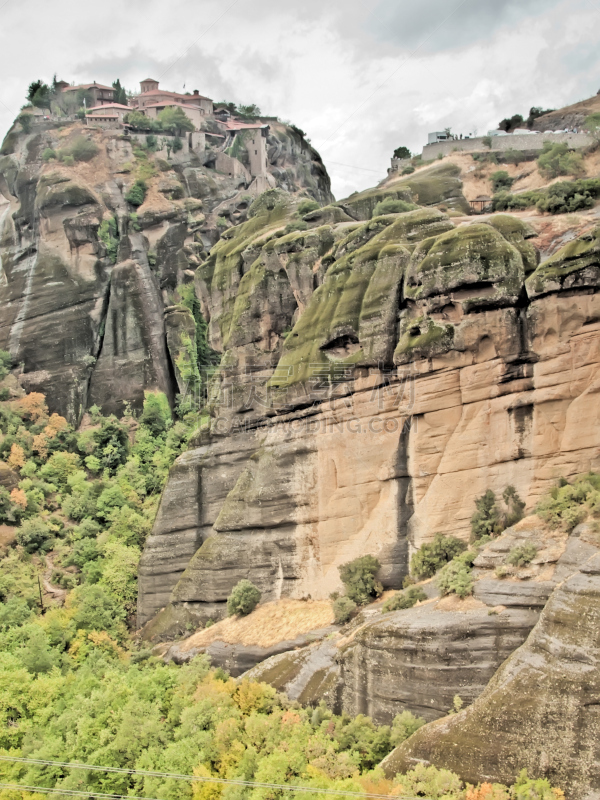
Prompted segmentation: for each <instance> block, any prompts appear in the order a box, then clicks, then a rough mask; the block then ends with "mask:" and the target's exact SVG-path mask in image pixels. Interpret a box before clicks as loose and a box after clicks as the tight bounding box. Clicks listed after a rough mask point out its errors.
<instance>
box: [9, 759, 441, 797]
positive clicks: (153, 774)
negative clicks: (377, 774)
mask: <svg viewBox="0 0 600 800" xmlns="http://www.w3.org/2000/svg"><path fill="white" fill-rule="evenodd" d="M0 761H12V762H17V763H19V764H37V765H39V766H51V767H64V768H65V769H84V770H89V771H91V772H117V773H121V774H123V773H124V774H127V775H142V776H145V777H149V778H172V779H175V780H185V781H196V782H206V783H224V784H233V785H234V786H245V787H249V788H251V789H281V790H282V791H287V792H309V793H311V794H330V795H336V796H338V797H339V796H342V797H360V798H374V799H375V800H390V797H393V798H394V800H395V798H399V799H400V798H401V799H402V800H427V798H422V797H419V798H416V797H411V796H409V795H389V794H369V793H367V792H352V791H344V790H343V789H319V788H317V787H314V786H291V785H288V784H284V783H257V782H255V781H241V780H240V781H236V780H231V779H229V778H214V777H212V776H211V777H204V776H200V775H180V774H178V773H175V772H150V771H147V770H143V769H126V768H123V767H100V766H98V765H96V764H77V763H75V764H73V763H68V762H64V761H46V760H43V759H39V758H16V757H14V756H0ZM0 787H4V788H7V785H6V784H2V783H0ZM10 788H15V787H10ZM16 788H22V789H29V788H31V787H27V786H22V787H16ZM43 791H56V792H63V791H64V793H67V790H62V789H53V790H50V789H47V790H46V789H44V790H43ZM69 791H71V790H69ZM71 793H74V794H81V792H75V790H73V791H72V792H71ZM84 794H85V792H84ZM87 795H88V796H89V795H93V796H94V797H122V795H116V794H98V793H96V792H90V791H88V792H87ZM128 797H129V800H154V798H132V797H130V796H129V795H128Z"/></svg>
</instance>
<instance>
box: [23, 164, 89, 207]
mask: <svg viewBox="0 0 600 800" xmlns="http://www.w3.org/2000/svg"><path fill="white" fill-rule="evenodd" d="M97 202H98V201H97V199H96V197H95V196H94V194H93V193H92V192H91V190H90V189H89V188H88V187H87V186H83V185H82V184H80V183H77V182H76V181H74V180H72V179H70V178H69V177H67V176H64V175H61V174H57V173H52V174H50V175H46V176H43V177H42V178H41V179H40V182H39V186H38V193H37V207H38V208H39V209H40V211H50V210H54V209H61V208H65V207H67V206H85V205H89V204H96V203H97Z"/></svg>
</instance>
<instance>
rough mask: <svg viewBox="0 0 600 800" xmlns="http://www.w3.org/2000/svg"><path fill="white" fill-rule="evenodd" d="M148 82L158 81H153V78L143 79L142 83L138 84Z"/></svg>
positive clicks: (155, 81)
mask: <svg viewBox="0 0 600 800" xmlns="http://www.w3.org/2000/svg"><path fill="white" fill-rule="evenodd" d="M148 82H150V83H158V81H157V80H155V79H154V78H144V80H143V81H140V83H148Z"/></svg>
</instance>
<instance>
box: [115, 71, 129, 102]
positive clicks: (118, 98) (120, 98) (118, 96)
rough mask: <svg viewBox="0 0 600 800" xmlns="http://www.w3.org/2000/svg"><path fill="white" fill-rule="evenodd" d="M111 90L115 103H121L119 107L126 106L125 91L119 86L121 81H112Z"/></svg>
mask: <svg viewBox="0 0 600 800" xmlns="http://www.w3.org/2000/svg"><path fill="white" fill-rule="evenodd" d="M113 89H114V90H115V99H114V102H115V103H121V105H124V106H126V105H127V92H126V91H125V87H124V86H121V81H120V80H119V79H118V78H117V80H116V81H113Z"/></svg>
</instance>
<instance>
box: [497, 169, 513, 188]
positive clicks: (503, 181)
mask: <svg viewBox="0 0 600 800" xmlns="http://www.w3.org/2000/svg"><path fill="white" fill-rule="evenodd" d="M491 181H492V187H493V190H494V192H498V191H500V190H506V189H510V187H511V186H512V185H513V183H514V182H515V179H514V178H511V177H510V175H509V174H508V172H507V171H506V170H504V169H500V170H498V171H497V172H494V173H493V174H492V176H491Z"/></svg>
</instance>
